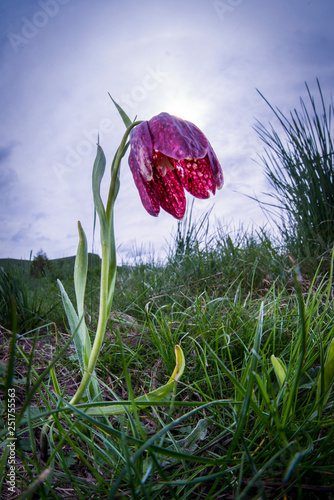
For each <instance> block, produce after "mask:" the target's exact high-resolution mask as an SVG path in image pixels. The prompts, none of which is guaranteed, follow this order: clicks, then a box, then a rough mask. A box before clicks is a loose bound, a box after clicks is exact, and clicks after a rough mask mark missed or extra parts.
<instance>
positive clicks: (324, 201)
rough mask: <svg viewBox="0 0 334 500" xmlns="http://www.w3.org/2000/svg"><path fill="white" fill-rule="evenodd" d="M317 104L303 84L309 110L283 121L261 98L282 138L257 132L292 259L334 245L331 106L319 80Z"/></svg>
mask: <svg viewBox="0 0 334 500" xmlns="http://www.w3.org/2000/svg"><path fill="white" fill-rule="evenodd" d="M317 84H318V90H319V103H317V102H316V100H315V98H314V96H313V95H312V94H311V91H310V89H309V87H308V86H307V84H306V89H307V93H308V97H309V105H308V106H307V104H306V103H305V102H304V100H303V99H300V105H301V110H297V109H294V111H292V112H290V114H289V115H288V116H285V115H284V114H283V113H282V112H281V111H280V110H279V109H276V108H274V107H273V106H272V105H271V104H269V102H268V101H267V100H266V99H265V98H264V97H263V96H262V95H261V94H260V95H261V96H262V97H263V99H264V100H265V101H266V103H267V104H268V105H269V107H270V109H271V110H272V111H273V113H274V115H275V117H276V119H277V120H278V122H279V126H280V127H281V129H282V132H283V138H282V137H281V135H280V133H279V131H278V130H277V129H276V128H275V127H274V126H273V125H270V126H269V127H266V126H264V125H263V124H261V123H260V122H259V123H258V124H257V125H256V127H255V129H256V131H257V133H258V135H259V137H260V139H261V140H262V141H263V142H264V144H265V154H264V155H263V156H261V161H262V162H263V164H264V167H265V170H264V172H265V175H266V177H267V178H268V180H269V182H270V184H271V186H272V187H273V188H274V192H273V193H272V194H270V196H271V197H272V198H273V200H274V201H273V203H272V205H274V206H275V207H276V208H277V207H279V208H280V209H283V212H282V215H281V219H280V223H279V225H280V229H281V231H282V235H283V237H284V239H285V241H286V243H287V244H288V246H289V247H290V251H293V253H294V255H295V256H296V257H298V258H299V257H300V258H307V257H312V256H315V255H320V254H321V253H323V252H326V251H328V250H329V252H330V248H331V246H332V244H333V241H334V166H333V161H334V158H333V155H334V146H333V135H332V134H333V131H332V128H331V126H332V123H331V120H332V113H333V103H330V104H329V105H327V104H326V102H325V99H324V96H323V94H322V90H321V86H320V83H319V81H318V80H317Z"/></svg>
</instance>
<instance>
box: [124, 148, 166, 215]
mask: <svg viewBox="0 0 334 500" xmlns="http://www.w3.org/2000/svg"><path fill="white" fill-rule="evenodd" d="M129 166H130V169H131V172H132V175H133V179H134V181H135V184H136V187H137V189H138V191H139V195H140V199H141V202H142V204H143V206H144V208H145V209H146V210H147V211H148V213H149V214H150V215H153V216H154V217H157V216H158V215H159V212H160V202H159V198H158V196H157V194H156V192H155V190H154V186H153V185H152V181H150V182H149V181H145V180H144V178H143V176H142V175H141V173H140V171H139V169H138V163H137V160H136V158H135V157H134V155H133V154H132V150H131V151H130V155H129Z"/></svg>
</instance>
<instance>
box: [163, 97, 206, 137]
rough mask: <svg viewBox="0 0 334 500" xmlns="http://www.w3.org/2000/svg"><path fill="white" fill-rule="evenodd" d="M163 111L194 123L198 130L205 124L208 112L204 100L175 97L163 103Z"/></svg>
mask: <svg viewBox="0 0 334 500" xmlns="http://www.w3.org/2000/svg"><path fill="white" fill-rule="evenodd" d="M165 111H167V113H169V114H171V115H174V116H177V117H179V118H182V119H183V120H187V121H189V122H192V123H194V124H195V125H196V126H197V127H199V128H200V129H202V128H203V126H204V125H205V122H206V120H207V119H206V116H207V114H208V112H209V109H208V106H207V103H206V102H205V100H204V99H203V100H200V99H197V98H196V99H191V98H189V97H185V96H181V95H176V96H173V97H170V98H169V99H167V100H166V101H165Z"/></svg>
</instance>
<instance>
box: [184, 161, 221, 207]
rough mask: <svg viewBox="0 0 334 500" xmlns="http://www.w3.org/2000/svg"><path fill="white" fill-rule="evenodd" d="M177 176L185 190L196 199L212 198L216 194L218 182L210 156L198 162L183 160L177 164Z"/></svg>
mask: <svg viewBox="0 0 334 500" xmlns="http://www.w3.org/2000/svg"><path fill="white" fill-rule="evenodd" d="M175 166H176V171H177V175H178V176H179V179H180V181H181V183H182V185H183V186H184V187H185V189H186V190H187V191H188V192H189V193H190V194H192V195H193V196H195V197H196V198H200V199H203V200H204V199H206V198H209V197H210V191H211V192H212V193H213V194H215V192H216V182H215V179H214V177H213V173H212V169H211V166H210V161H209V158H208V156H206V157H205V158H200V159H198V160H181V161H178V162H175Z"/></svg>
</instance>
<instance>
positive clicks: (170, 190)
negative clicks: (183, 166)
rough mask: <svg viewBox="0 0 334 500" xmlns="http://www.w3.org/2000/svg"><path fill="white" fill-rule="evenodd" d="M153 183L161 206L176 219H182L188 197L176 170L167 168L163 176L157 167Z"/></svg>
mask: <svg viewBox="0 0 334 500" xmlns="http://www.w3.org/2000/svg"><path fill="white" fill-rule="evenodd" d="M151 183H152V184H153V186H154V191H155V193H156V195H157V197H158V199H159V203H160V206H161V208H163V209H164V210H165V211H166V212H168V213H169V214H171V215H172V216H173V217H176V219H182V217H183V216H184V213H185V211H186V197H185V194H184V189H183V186H182V184H181V182H180V180H179V178H178V175H177V174H176V171H175V170H167V172H166V173H165V175H164V176H162V175H161V173H160V172H159V170H158V169H155V170H154V176H153V180H152V181H151Z"/></svg>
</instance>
